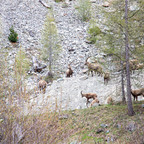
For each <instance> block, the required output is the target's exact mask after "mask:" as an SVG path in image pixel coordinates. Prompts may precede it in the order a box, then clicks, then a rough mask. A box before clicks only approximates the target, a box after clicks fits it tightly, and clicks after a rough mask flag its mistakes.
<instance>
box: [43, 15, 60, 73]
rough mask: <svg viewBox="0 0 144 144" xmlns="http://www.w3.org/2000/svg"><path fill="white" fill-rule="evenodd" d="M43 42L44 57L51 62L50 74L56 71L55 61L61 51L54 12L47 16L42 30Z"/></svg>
mask: <svg viewBox="0 0 144 144" xmlns="http://www.w3.org/2000/svg"><path fill="white" fill-rule="evenodd" d="M42 44H43V50H42V57H43V59H44V60H45V61H48V62H49V63H48V65H49V75H52V71H54V68H55V62H56V60H57V59H58V56H59V53H60V51H61V48H60V45H59V44H58V34H57V27H56V24H55V20H54V17H53V14H52V12H50V14H49V15H47V16H46V20H45V23H44V28H43V32H42Z"/></svg>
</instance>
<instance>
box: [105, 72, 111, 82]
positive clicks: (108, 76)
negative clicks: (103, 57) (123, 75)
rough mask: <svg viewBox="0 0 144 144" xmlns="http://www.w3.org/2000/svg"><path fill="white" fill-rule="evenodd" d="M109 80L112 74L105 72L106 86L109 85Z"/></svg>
mask: <svg viewBox="0 0 144 144" xmlns="http://www.w3.org/2000/svg"><path fill="white" fill-rule="evenodd" d="M109 80H110V73H109V72H105V73H104V84H107V83H108V81H109Z"/></svg>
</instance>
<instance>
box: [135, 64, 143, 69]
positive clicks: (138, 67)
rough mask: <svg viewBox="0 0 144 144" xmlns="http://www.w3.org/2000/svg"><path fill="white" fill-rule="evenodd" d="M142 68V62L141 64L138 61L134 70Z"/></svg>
mask: <svg viewBox="0 0 144 144" xmlns="http://www.w3.org/2000/svg"><path fill="white" fill-rule="evenodd" d="M143 68H144V64H142V63H139V64H137V66H136V70H139V69H143Z"/></svg>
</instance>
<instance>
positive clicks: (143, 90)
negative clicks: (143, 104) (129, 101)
mask: <svg viewBox="0 0 144 144" xmlns="http://www.w3.org/2000/svg"><path fill="white" fill-rule="evenodd" d="M131 94H132V95H133V97H134V101H135V100H136V101H137V99H138V96H140V95H143V97H144V88H141V89H137V90H131Z"/></svg>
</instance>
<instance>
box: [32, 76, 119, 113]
mask: <svg viewBox="0 0 144 144" xmlns="http://www.w3.org/2000/svg"><path fill="white" fill-rule="evenodd" d="M80 77H81V76H80V75H77V76H73V77H70V78H63V80H57V81H54V82H53V83H52V85H49V86H48V87H47V89H46V93H45V94H42V93H39V94H38V95H37V97H36V98H34V99H32V100H31V105H34V107H33V110H37V109H39V108H41V107H42V106H49V107H50V109H55V108H56V107H57V109H60V110H66V109H68V110H74V109H81V108H82V109H83V108H87V106H86V102H87V99H86V98H84V97H83V98H82V96H81V93H80V92H81V91H83V92H84V93H96V94H97V95H98V97H97V98H98V99H99V101H100V104H104V103H105V100H106V98H107V97H108V96H109V95H111V97H112V98H113V100H114V101H120V100H121V96H120V93H119V92H120V91H117V89H120V88H119V87H120V86H119V84H117V85H116V84H115V85H114V83H115V81H110V82H109V84H108V85H107V86H106V85H104V83H103V78H102V77H98V76H94V77H88V79H81V78H80ZM116 95H117V97H116ZM32 97H34V96H32ZM92 100H93V99H91V100H90V102H91V101H92ZM89 105H90V103H89ZM89 105H88V106H89Z"/></svg>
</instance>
